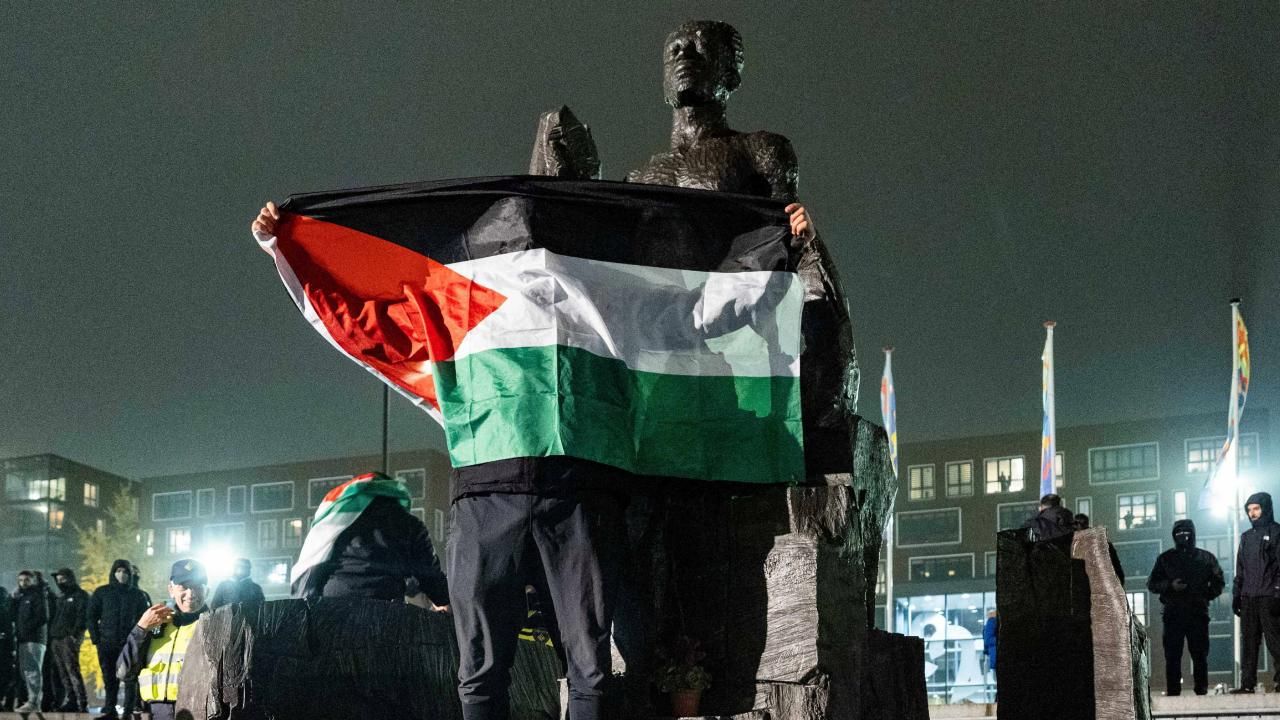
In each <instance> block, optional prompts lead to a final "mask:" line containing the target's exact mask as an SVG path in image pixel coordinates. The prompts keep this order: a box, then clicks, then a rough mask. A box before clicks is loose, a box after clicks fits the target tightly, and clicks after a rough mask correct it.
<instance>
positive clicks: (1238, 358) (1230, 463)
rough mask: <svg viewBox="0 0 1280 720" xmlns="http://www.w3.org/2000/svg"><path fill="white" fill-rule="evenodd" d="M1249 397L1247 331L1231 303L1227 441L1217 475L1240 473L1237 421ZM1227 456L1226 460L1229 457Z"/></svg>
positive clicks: (1219, 461) (1238, 423) (1234, 304)
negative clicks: (1220, 473) (1229, 392)
mask: <svg viewBox="0 0 1280 720" xmlns="http://www.w3.org/2000/svg"><path fill="white" fill-rule="evenodd" d="M1248 397H1249V330H1248V328H1246V327H1245V326H1244V316H1243V315H1241V314H1240V302H1239V301H1236V302H1233V303H1231V400H1230V402H1229V404H1228V406H1227V440H1226V442H1224V443H1223V444H1222V449H1221V450H1219V451H1218V459H1217V463H1216V466H1217V468H1218V470H1215V474H1216V473H1217V472H1220V471H1221V472H1228V473H1231V474H1232V475H1234V474H1235V473H1237V472H1239V470H1240V418H1241V417H1243V416H1244V403H1245V400H1247V399H1248ZM1228 456H1229V457H1228Z"/></svg>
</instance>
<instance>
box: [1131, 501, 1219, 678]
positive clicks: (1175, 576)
mask: <svg viewBox="0 0 1280 720" xmlns="http://www.w3.org/2000/svg"><path fill="white" fill-rule="evenodd" d="M1173 545H1174V546H1173V548H1172V549H1171V550H1166V551H1164V552H1163V553H1161V554H1160V557H1158V558H1156V565H1155V567H1154V568H1152V570H1151V575H1149V576H1148V578H1147V589H1148V590H1150V591H1151V592H1153V593H1157V594H1158V595H1159V596H1160V602H1161V603H1162V604H1163V605H1164V615H1163V617H1164V673H1165V682H1166V686H1165V687H1166V694H1167V695H1179V694H1181V692H1182V645H1183V642H1184V641H1185V642H1186V645H1187V649H1188V650H1189V651H1190V653H1191V671H1192V676H1193V678H1194V681H1195V693H1196V694H1197V695H1204V694H1205V693H1207V692H1209V603H1210V602H1211V601H1212V600H1213V599H1214V598H1216V597H1218V596H1219V595H1221V594H1222V588H1223V587H1225V586H1226V580H1225V579H1223V577H1222V568H1221V567H1220V566H1219V565H1218V558H1216V557H1214V555H1213V553H1211V552H1209V551H1208V550H1201V549H1199V548H1197V547H1196V526H1195V523H1193V522H1191V521H1190V520H1179V521H1177V522H1175V523H1174V524H1173Z"/></svg>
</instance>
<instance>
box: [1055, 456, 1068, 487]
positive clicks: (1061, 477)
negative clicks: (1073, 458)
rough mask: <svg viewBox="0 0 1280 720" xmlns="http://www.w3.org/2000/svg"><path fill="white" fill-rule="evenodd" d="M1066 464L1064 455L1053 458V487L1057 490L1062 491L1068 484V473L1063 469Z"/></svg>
mask: <svg viewBox="0 0 1280 720" xmlns="http://www.w3.org/2000/svg"><path fill="white" fill-rule="evenodd" d="M1065 466H1066V462H1065V461H1064V460H1063V459H1062V453H1057V454H1056V455H1054V456H1053V487H1054V489H1055V490H1061V489H1062V488H1063V487H1064V486H1066V484H1067V473H1066V471H1065V470H1064V469H1063V468H1064V467H1065Z"/></svg>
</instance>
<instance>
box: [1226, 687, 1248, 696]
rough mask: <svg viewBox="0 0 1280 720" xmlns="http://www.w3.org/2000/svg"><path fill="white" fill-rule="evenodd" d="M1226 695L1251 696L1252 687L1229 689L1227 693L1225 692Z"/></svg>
mask: <svg viewBox="0 0 1280 720" xmlns="http://www.w3.org/2000/svg"><path fill="white" fill-rule="evenodd" d="M1227 694H1228V695H1252V694H1253V688H1252V687H1238V688H1232V689H1230V690H1228V691H1227Z"/></svg>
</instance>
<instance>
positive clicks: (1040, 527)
mask: <svg viewBox="0 0 1280 720" xmlns="http://www.w3.org/2000/svg"><path fill="white" fill-rule="evenodd" d="M1075 519H1076V516H1075V515H1073V514H1071V511H1070V510H1068V509H1066V508H1064V507H1062V498H1061V497H1059V496H1058V495H1057V494H1056V493H1049V494H1048V495H1045V496H1044V497H1042V498H1040V514H1038V515H1036V516H1035V517H1033V518H1031V519H1029V520H1027V522H1026V524H1024V525H1023V527H1025V528H1030V529H1031V535H1032V537H1031V539H1032V540H1036V541H1041V540H1052V539H1053V538H1056V537H1061V536H1063V535H1066V534H1068V533H1071V532H1073V531H1074V530H1075Z"/></svg>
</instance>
